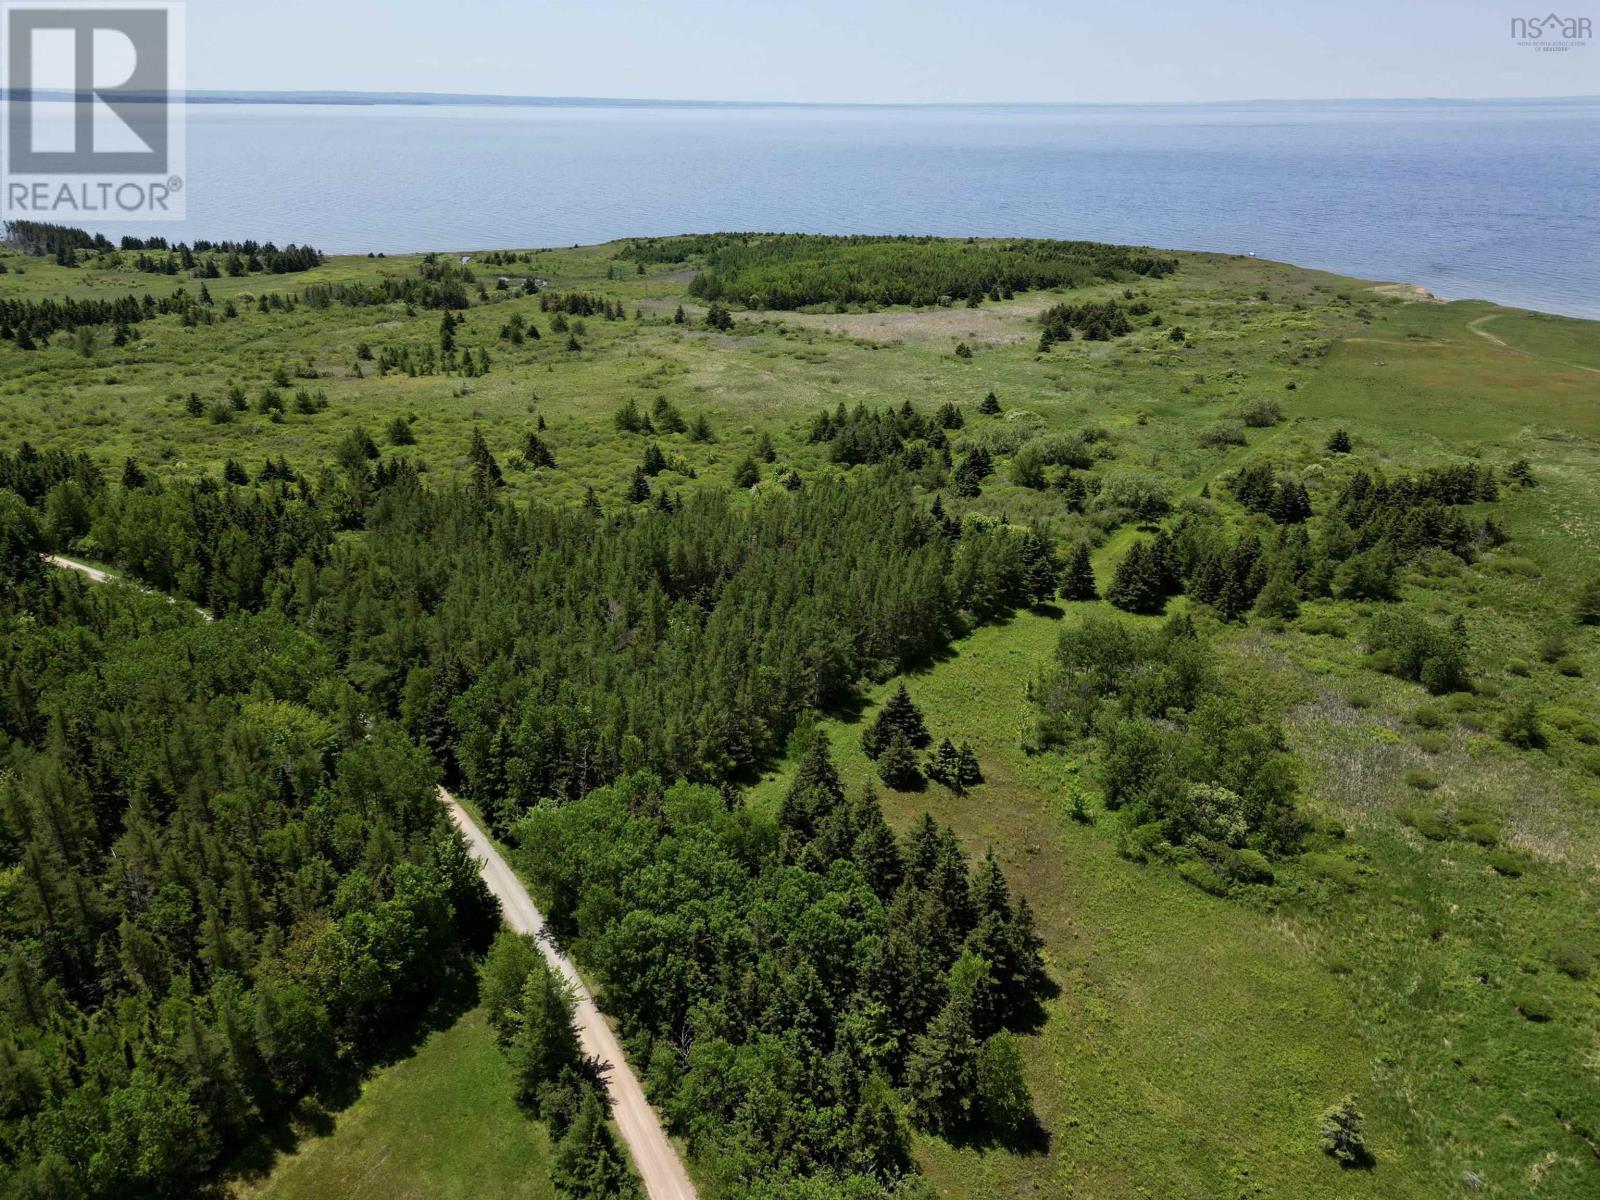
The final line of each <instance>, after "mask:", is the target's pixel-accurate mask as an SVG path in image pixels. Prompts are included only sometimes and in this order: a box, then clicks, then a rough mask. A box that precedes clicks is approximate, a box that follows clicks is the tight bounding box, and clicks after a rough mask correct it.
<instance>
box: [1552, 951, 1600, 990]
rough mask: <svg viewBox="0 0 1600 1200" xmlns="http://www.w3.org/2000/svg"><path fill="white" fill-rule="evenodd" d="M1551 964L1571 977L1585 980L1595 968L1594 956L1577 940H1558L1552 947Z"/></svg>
mask: <svg viewBox="0 0 1600 1200" xmlns="http://www.w3.org/2000/svg"><path fill="white" fill-rule="evenodd" d="M1550 965H1551V966H1553V967H1554V968H1555V969H1556V970H1558V971H1560V972H1561V973H1562V974H1563V975H1566V976H1567V977H1569V978H1571V979H1577V980H1580V981H1581V980H1584V979H1587V978H1589V972H1590V971H1591V970H1593V968H1594V957H1593V955H1591V954H1590V953H1589V951H1588V948H1587V947H1584V946H1580V945H1579V944H1578V943H1577V942H1557V943H1556V944H1555V945H1554V946H1552V947H1550Z"/></svg>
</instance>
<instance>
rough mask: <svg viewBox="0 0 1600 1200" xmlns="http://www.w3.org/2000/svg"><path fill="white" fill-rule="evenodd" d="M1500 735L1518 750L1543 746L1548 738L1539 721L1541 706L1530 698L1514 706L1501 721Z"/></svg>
mask: <svg viewBox="0 0 1600 1200" xmlns="http://www.w3.org/2000/svg"><path fill="white" fill-rule="evenodd" d="M1500 737H1501V739H1502V740H1504V741H1505V742H1506V743H1507V744H1509V745H1512V746H1515V747H1516V748H1517V749H1518V750H1538V749H1541V748H1543V746H1544V745H1545V742H1546V738H1545V732H1544V727H1543V726H1542V725H1540V723H1539V706H1538V705H1537V704H1535V703H1534V702H1533V701H1532V700H1529V701H1527V702H1526V703H1523V704H1519V705H1517V706H1516V707H1515V708H1513V709H1512V710H1511V711H1510V712H1508V713H1507V714H1506V716H1505V720H1503V721H1502V722H1501V723H1500Z"/></svg>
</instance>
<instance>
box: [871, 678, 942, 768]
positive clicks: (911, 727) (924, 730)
mask: <svg viewBox="0 0 1600 1200" xmlns="http://www.w3.org/2000/svg"><path fill="white" fill-rule="evenodd" d="M895 734H899V735H900V736H902V737H903V738H905V740H906V742H907V744H908V745H910V746H911V747H912V748H913V749H920V748H921V747H924V746H926V745H928V743H929V742H930V741H931V740H932V739H931V738H930V737H929V736H928V725H927V722H926V721H924V720H923V717H922V710H921V709H919V708H918V707H917V706H916V704H915V703H914V702H913V701H912V699H911V693H909V692H908V691H906V685H905V684H903V683H902V684H901V685H900V686H899V687H897V688H896V689H895V692H894V695H892V696H890V697H889V699H888V700H886V701H885V702H884V705H883V708H882V709H880V710H879V711H878V715H877V716H876V717H875V718H873V721H872V723H871V724H870V725H868V726H867V728H866V729H865V730H864V731H863V732H862V734H861V748H862V749H863V750H865V751H866V752H867V756H868V757H869V758H877V757H878V756H879V755H880V754H882V753H883V751H884V750H885V749H887V748H888V745H889V742H890V740H891V739H892V738H893V737H894V735H895Z"/></svg>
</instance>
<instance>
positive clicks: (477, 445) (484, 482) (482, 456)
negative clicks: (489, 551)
mask: <svg viewBox="0 0 1600 1200" xmlns="http://www.w3.org/2000/svg"><path fill="white" fill-rule="evenodd" d="M368 441H369V443H370V441H371V439H370V438H369V439H368ZM372 449H373V450H374V451H376V449H377V447H376V446H373V447H372ZM369 457H376V455H375V454H369ZM467 457H468V458H469V459H471V461H472V490H473V491H474V492H476V493H477V494H478V495H479V496H487V495H489V494H490V493H491V492H493V491H494V490H495V489H496V488H499V487H504V486H505V482H506V480H505V476H504V475H502V474H501V472H500V464H499V463H497V462H496V461H495V458H494V454H493V453H491V452H490V450H489V443H488V442H486V441H484V438H483V430H481V429H477V428H474V429H473V431H472V446H471V449H470V450H469V451H468V454H467Z"/></svg>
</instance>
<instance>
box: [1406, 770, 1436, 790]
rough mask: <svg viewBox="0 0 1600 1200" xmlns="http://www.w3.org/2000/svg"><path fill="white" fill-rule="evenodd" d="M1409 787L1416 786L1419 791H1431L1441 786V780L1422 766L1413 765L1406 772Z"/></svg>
mask: <svg viewBox="0 0 1600 1200" xmlns="http://www.w3.org/2000/svg"><path fill="white" fill-rule="evenodd" d="M1405 781H1406V786H1407V787H1412V788H1416V789H1417V791H1419V792H1431V791H1433V789H1434V788H1436V787H1438V786H1439V781H1438V780H1437V779H1435V778H1434V777H1433V776H1432V775H1431V774H1429V773H1428V772H1427V771H1424V770H1422V768H1420V767H1412V768H1411V769H1410V770H1408V771H1407V772H1406V774H1405Z"/></svg>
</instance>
